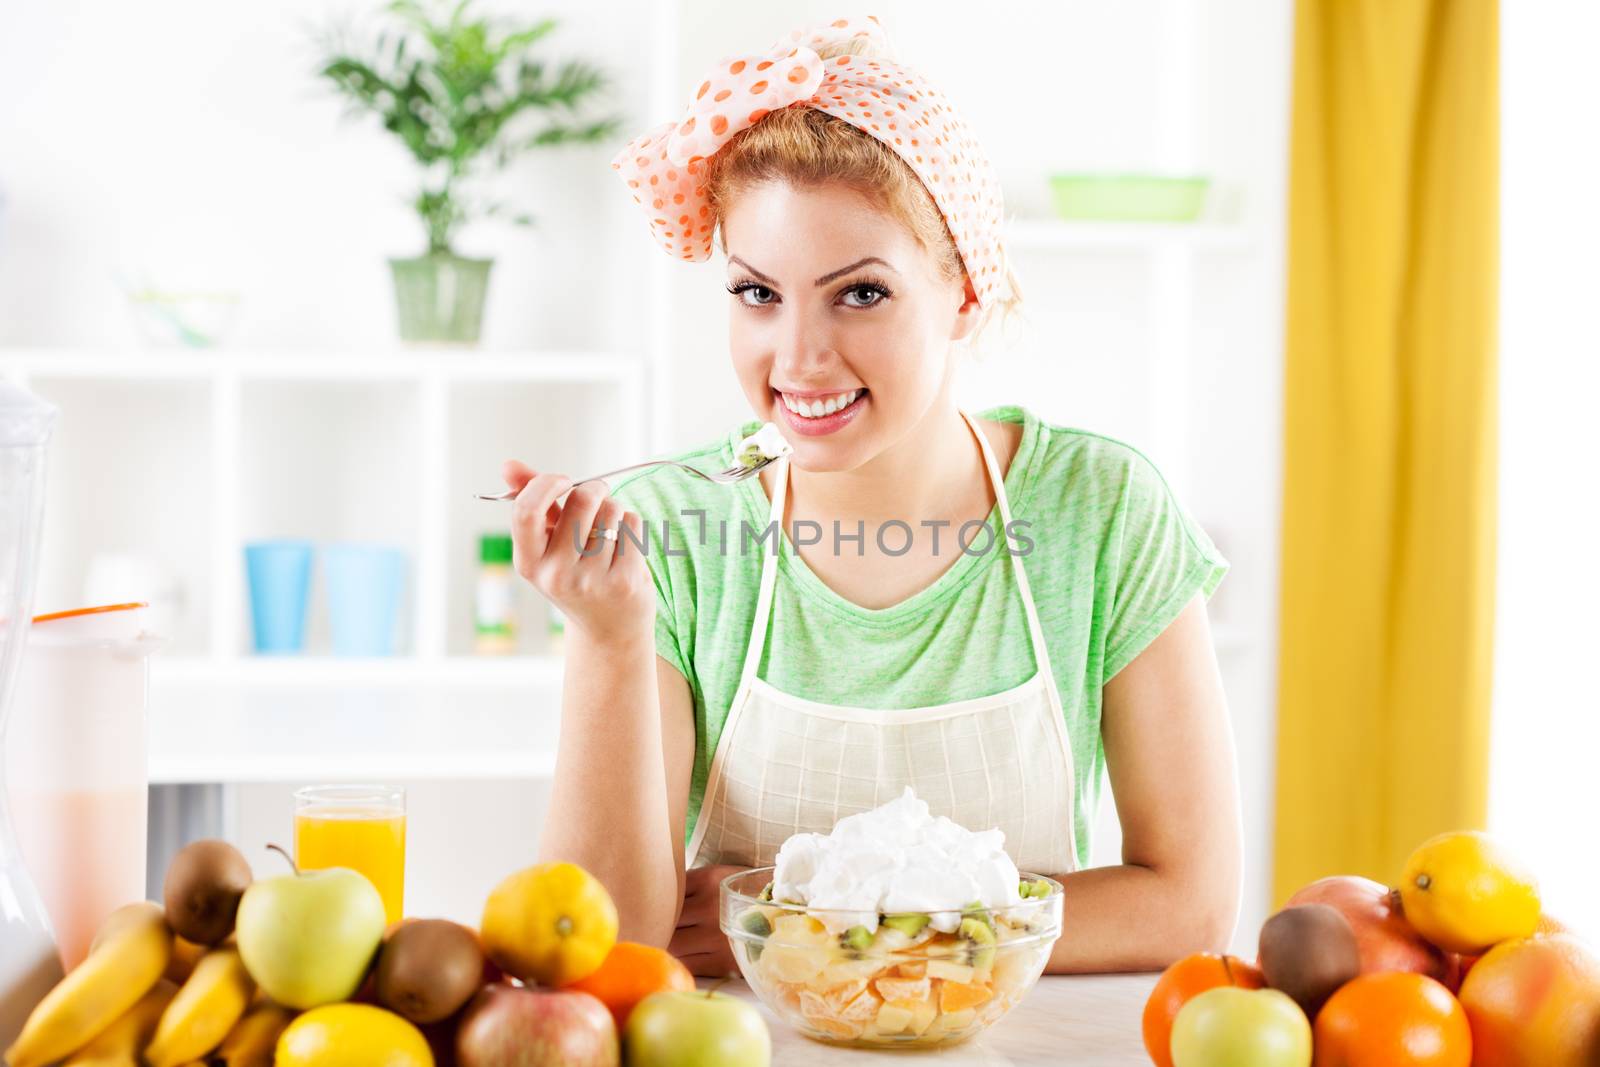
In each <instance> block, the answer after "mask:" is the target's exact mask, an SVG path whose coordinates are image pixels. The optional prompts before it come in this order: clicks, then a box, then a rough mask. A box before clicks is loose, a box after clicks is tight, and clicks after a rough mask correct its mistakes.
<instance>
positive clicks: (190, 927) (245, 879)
mask: <svg viewBox="0 0 1600 1067" xmlns="http://www.w3.org/2000/svg"><path fill="white" fill-rule="evenodd" d="M250 880H251V873H250V864H249V862H247V861H246V860H245V858H244V856H243V855H242V854H241V853H240V852H239V850H238V849H236V848H234V847H233V846H232V845H230V844H228V843H227V842H226V841H218V840H216V839H215V838H207V839H205V840H202V841H194V842H191V843H190V844H187V845H185V846H184V847H183V848H182V849H181V850H180V851H179V852H178V854H177V855H176V856H174V857H172V862H171V863H170V864H169V865H168V866H167V878H166V881H165V882H164V883H163V884H162V900H163V902H164V903H165V905H166V909H167V923H168V925H170V926H171V927H172V929H173V930H175V931H177V933H178V935H179V936H180V937H182V938H184V939H185V940H187V941H193V942H194V943H195V944H197V945H220V944H221V943H222V942H223V941H224V940H226V939H227V937H228V935H229V934H231V933H233V918H234V916H235V915H236V914H237V913H238V911H239V898H240V897H242V896H244V891H245V890H246V889H248V888H250Z"/></svg>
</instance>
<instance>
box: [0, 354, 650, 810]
mask: <svg viewBox="0 0 1600 1067" xmlns="http://www.w3.org/2000/svg"><path fill="white" fill-rule="evenodd" d="M0 373H3V374H4V375H5V376H7V377H10V378H13V379H15V380H18V381H21V382H22V383H23V384H26V385H28V386H29V387H30V388H32V389H33V390H34V391H35V392H37V393H39V394H40V395H41V396H43V397H44V398H45V399H47V400H49V401H52V402H53V403H56V404H57V405H58V406H59V407H60V408H61V411H62V419H61V422H60V425H59V427H58V432H57V435H56V438H55V440H54V442H53V445H52V449H51V467H50V471H51V474H50V483H49V492H48V500H49V503H48V509H49V513H48V515H47V518H46V530H47V532H48V536H47V538H46V543H45V546H44V549H43V551H42V553H41V557H42V559H41V574H40V582H39V589H38V595H37V598H36V602H37V604H38V606H39V609H40V610H41V611H45V610H55V609H60V608H70V607H76V606H81V603H82V596H83V591H82V581H83V575H84V573H85V570H86V568H87V567H88V565H89V563H90V561H91V559H92V558H93V557H94V555H95V554H96V553H98V552H103V551H128V552H136V553H141V554H145V555H150V556H154V557H155V558H157V559H158V560H159V561H160V562H161V563H163V564H165V565H166V566H167V567H168V568H170V569H171V571H172V572H173V573H174V574H175V575H176V576H177V579H178V581H179V582H180V583H181V586H182V589H183V594H184V596H183V606H182V611H181V614H180V615H179V616H178V623H177V625H176V626H175V627H174V629H175V632H174V633H172V634H171V635H169V636H170V637H171V642H170V644H169V645H168V646H167V647H166V648H165V649H163V651H162V652H161V653H160V654H159V655H158V656H157V657H156V658H155V659H154V661H153V663H152V671H151V690H150V706H151V767H150V770H151V780H152V782H156V783H177V782H194V783H213V782H230V781H265V780H284V779H297V778H314V777H316V772H317V771H318V770H319V768H323V767H326V768H328V773H330V774H331V773H333V771H334V770H335V769H336V768H338V767H340V766H347V767H350V768H354V769H359V770H361V771H363V772H364V773H366V774H367V775H368V776H369V777H376V778H402V777H403V778H408V779H417V778H430V777H434V778H454V777H466V778H471V777H489V778H500V777H518V776H539V775H544V774H548V772H549V768H550V765H551V762H552V760H553V753H554V750H555V729H556V719H555V709H556V708H557V707H558V706H559V690H560V683H561V666H560V661H559V659H558V658H556V657H555V656H553V655H551V654H550V650H549V648H548V644H547V641H546V639H545V636H544V635H545V631H546V627H547V621H548V614H547V609H546V606H545V605H544V604H542V603H540V601H539V598H538V596H537V594H536V593H535V592H534V590H533V589H532V588H531V587H529V586H527V585H526V584H523V585H521V586H520V588H519V614H520V618H521V622H522V627H521V631H522V633H521V638H520V647H519V649H518V652H517V654H516V655H512V656H476V655H474V654H473V599H474V588H475V582H476V573H477V566H478V563H477V561H478V537H479V535H480V534H482V533H484V532H490V531H494V530H505V529H508V527H509V514H510V513H509V505H507V504H504V503H490V502H486V501H479V500H475V499H473V497H472V494H473V493H474V492H481V491H487V490H492V489H495V488H498V487H500V486H501V485H502V484H503V483H501V480H500V468H501V464H502V463H503V461H505V460H506V459H510V458H519V459H522V460H524V461H525V462H528V463H530V464H532V465H535V466H540V465H543V466H546V467H548V469H553V470H561V471H565V472H568V473H571V474H573V475H576V476H583V475H588V474H593V473H598V472H600V471H603V470H606V469H609V468H611V467H616V466H622V465H624V464H626V463H628V462H631V461H633V460H636V459H637V458H638V457H639V456H640V455H643V454H645V453H646V452H647V451H648V448H649V437H650V435H649V411H648V408H647V406H646V399H645V398H646V390H645V387H644V364H643V362H642V360H641V359H640V358H638V357H636V356H630V355H623V354H612V353H586V352H562V353H542V352H528V353H480V352H474V351H459V350H420V351H417V350H400V351H393V352H371V353H337V352H329V353H304V352H294V353H269V352H234V351H228V350H218V351H211V352H122V351H107V352H81V351H67V350H48V349H43V350H6V351H4V352H0ZM268 538H296V539H305V540H309V541H311V542H313V544H314V545H326V544H331V543H336V542H343V541H359V542H376V543H384V544H391V545H395V546H398V547H400V548H401V549H403V550H404V552H405V555H406V558H407V561H408V567H407V574H406V592H405V596H404V598H403V608H402V613H401V623H400V632H399V637H398V642H397V644H398V647H397V650H396V652H397V654H396V655H395V656H393V657H387V658H381V659H348V658H339V657H335V656H333V655H331V654H330V651H329V641H328V632H327V622H326V604H325V600H324V597H323V593H322V583H321V580H320V572H319V569H318V568H317V566H316V565H315V564H314V568H313V580H312V593H311V597H310V601H309V605H308V610H307V628H306V651H305V654H303V655H296V656H258V655H256V654H254V653H253V651H252V648H253V644H252V635H251V623H250V611H249V608H250V605H249V591H248V587H247V582H246V578H245V566H244V546H245V545H246V544H247V543H249V542H251V541H255V540H259V539H268ZM285 716H291V717H293V716H298V717H299V718H298V719H297V720H296V721H297V722H299V724H300V725H299V726H295V725H294V724H292V723H289V722H288V721H287V720H286V719H285ZM307 716H311V717H312V719H314V720H315V722H314V724H313V723H312V722H311V721H310V720H309V719H307V718H306V717H307ZM302 726H303V727H305V728H304V729H302V728H301V727H302ZM341 759H343V760H347V761H353V762H347V763H346V764H341V763H340V762H339V761H340V760H341ZM351 773H353V771H352V770H345V771H343V772H342V773H341V774H340V775H339V776H340V777H348V776H349V775H350V774H351Z"/></svg>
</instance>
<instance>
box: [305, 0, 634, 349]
mask: <svg viewBox="0 0 1600 1067" xmlns="http://www.w3.org/2000/svg"><path fill="white" fill-rule="evenodd" d="M473 2H474V0H455V2H454V3H453V4H452V5H450V6H441V5H439V4H436V3H425V2H421V0H393V2H392V3H390V4H388V5H387V6H386V7H385V8H384V15H385V18H386V24H385V26H384V27H383V28H382V29H381V31H380V32H379V33H378V34H377V35H376V38H375V39H369V40H368V41H367V42H366V43H364V44H360V45H357V44H354V43H353V37H354V35H353V34H352V33H351V32H350V31H349V30H344V31H340V32H337V33H335V34H333V35H331V36H330V38H329V41H328V43H327V44H326V45H325V46H324V49H325V53H326V54H325V58H323V59H322V61H321V63H320V66H319V68H318V74H319V75H320V76H321V77H323V78H325V79H327V80H328V81H329V82H331V83H332V84H333V86H334V87H335V88H336V90H337V91H338V92H339V94H340V95H341V96H343V97H344V98H345V99H347V100H348V101H349V102H350V104H351V112H352V113H353V114H356V115H376V116H377V117H378V119H379V120H380V121H381V122H382V123H383V128H384V129H386V130H388V131H389V132H390V133H392V134H394V135H395V136H396V137H398V138H399V139H400V141H401V142H402V143H403V144H404V145H405V147H406V149H407V150H408V151H409V152H410V153H411V155H412V157H413V158H414V159H415V160H416V162H417V165H418V167H419V168H420V170H421V176H420V182H419V187H418V191H417V195H416V199H415V201H414V202H413V206H414V207H415V209H416V212H417V215H418V217H419V218H420V219H421V221H422V225H423V229H424V231H425V232H426V234H427V241H428V243H427V251H426V252H424V253H423V254H422V255H420V256H414V257H409V258H391V259H390V260H389V264H390V267H391V269H392V271H393V274H394V285H395V303H396V306H397V308H398V310H399V317H400V336H401V338H402V339H403V340H406V341H442V342H456V343H467V344H471V343H474V342H476V341H477V339H478V334H479V329H480V326H481V324H482V318H483V303H484V297H485V295H486V293H487V291H488V283H489V268H490V265H491V264H492V262H493V261H492V260H488V259H473V258H469V257H466V256H461V255H458V254H457V253H456V251H455V249H454V247H453V241H454V238H455V236H456V234H457V232H458V231H459V230H460V228H461V226H462V225H464V224H465V223H467V222H469V221H472V220H474V219H477V218H489V217H502V218H506V219H508V220H509V221H511V222H513V223H516V224H520V225H528V224H529V223H530V222H531V221H532V220H531V219H530V218H529V217H528V216H527V215H525V214H517V213H514V212H512V211H511V209H510V207H509V205H507V204H505V203H503V202H500V201H496V200H493V199H491V198H488V197H486V196H484V195H482V194H481V192H480V190H479V188H478V187H479V186H480V184H481V183H482V181H483V180H484V179H485V178H487V177H488V176H489V175H490V174H492V173H494V172H496V171H499V170H502V169H504V168H505V167H506V166H507V165H508V164H510V163H511V162H512V161H513V160H514V159H516V158H517V157H518V156H520V155H522V154H523V153H526V152H529V151H532V150H534V149H538V148H545V147H549V146H553V145H562V144H575V143H586V142H594V141H599V140H601V139H603V138H605V137H607V136H609V135H610V134H612V133H613V132H614V131H615V130H616V128H617V125H618V122H617V119H616V118H614V117H611V118H585V117H584V116H583V114H582V112H583V107H584V104H585V102H586V101H588V100H589V99H590V98H591V97H593V96H594V95H595V94H596V93H597V92H599V91H600V90H602V89H604V88H605V87H606V84H607V83H606V77H605V75H604V74H602V73H601V72H600V71H599V70H598V69H596V68H594V67H592V66H590V65H589V64H587V63H585V62H583V61H581V60H566V61H564V62H561V63H559V64H551V63H547V62H546V61H544V60H542V59H540V58H538V57H536V56H535V54H534V52H535V46H536V45H538V44H539V43H540V42H541V41H543V39H544V38H545V37H546V36H548V35H549V34H550V32H551V31H552V30H554V29H555V27H556V22H555V20H554V19H543V20H540V21H537V22H529V23H522V22H512V21H510V20H506V19H503V18H497V17H491V16H487V15H480V14H478V13H477V12H475V11H474V10H473V8H472V5H473ZM535 117H538V118H541V119H542V120H543V121H542V122H538V123H532V122H530V120H532V119H534V118H535Z"/></svg>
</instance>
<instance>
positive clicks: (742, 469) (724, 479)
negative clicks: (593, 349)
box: [472, 457, 776, 500]
mask: <svg viewBox="0 0 1600 1067" xmlns="http://www.w3.org/2000/svg"><path fill="white" fill-rule="evenodd" d="M775 459H776V457H771V458H768V459H764V460H762V461H761V462H760V463H757V464H755V465H754V466H752V467H747V466H744V465H743V464H735V465H734V466H732V467H729V468H728V469H727V470H723V471H716V472H714V473H710V474H708V473H706V472H705V471H703V470H701V469H700V468H698V467H691V466H689V465H688V464H687V463H679V462H678V461H677V460H675V459H651V460H646V461H645V462H643V463H635V464H634V465H633V466H631V467H618V468H617V469H616V470H614V471H606V472H605V473H604V474H596V475H593V476H592V477H589V478H581V479H579V480H578V481H576V482H573V483H572V485H571V486H570V487H568V488H567V490H566V491H565V492H563V493H562V496H565V495H566V493H570V492H572V490H573V489H575V488H577V487H578V486H579V485H581V484H582V483H583V482H599V481H604V480H605V479H607V478H611V477H614V476H616V475H618V474H627V473H628V472H629V471H637V470H643V469H644V468H646V467H677V468H678V469H679V470H682V471H687V472H688V473H690V474H692V475H694V476H695V477H696V478H704V479H705V480H706V481H708V482H716V483H717V484H718V485H733V484H734V483H736V482H742V481H744V480H745V479H746V478H750V477H753V476H755V475H756V474H759V473H760V472H761V471H762V470H764V469H765V468H766V467H767V465H768V464H770V463H773V462H774V461H775ZM472 495H473V496H474V497H476V498H477V499H479V500H515V499H516V498H517V490H514V489H507V490H506V491H505V492H503V493H495V494H492V495H491V494H488V493H474V494H472ZM557 499H560V498H559V497H558V498H557Z"/></svg>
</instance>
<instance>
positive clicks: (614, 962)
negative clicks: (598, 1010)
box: [562, 941, 694, 1031]
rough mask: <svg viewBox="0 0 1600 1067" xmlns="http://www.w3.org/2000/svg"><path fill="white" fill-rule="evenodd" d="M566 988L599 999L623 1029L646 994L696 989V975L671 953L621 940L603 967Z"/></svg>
mask: <svg viewBox="0 0 1600 1067" xmlns="http://www.w3.org/2000/svg"><path fill="white" fill-rule="evenodd" d="M562 988H563V989H565V990H571V991H576V992H580V993H588V994H589V995H590V996H592V997H595V998H596V999H598V1000H599V1001H600V1003H602V1004H604V1005H605V1006H606V1008H607V1009H608V1010H609V1011H610V1012H611V1016H612V1018H614V1019H616V1020H617V1029H618V1030H619V1031H620V1030H621V1029H622V1028H623V1027H624V1026H626V1025H627V1022H628V1016H629V1015H630V1014H632V1013H633V1009H634V1006H635V1005H637V1004H638V1003H639V1002H640V1001H641V1000H643V999H644V998H645V997H648V996H649V995H650V994H652V993H659V992H661V991H662V990H664V989H693V988H694V977H693V976H692V975H691V974H690V973H689V968H687V967H685V966H684V965H683V964H682V963H680V962H679V961H678V958H677V957H676V956H674V955H672V953H670V952H667V951H665V950H663V949H659V948H656V947H655V946H653V945H641V944H639V943H638V942H636V941H618V942H617V943H616V945H615V946H614V947H613V948H612V949H611V951H610V952H609V953H607V954H606V958H605V961H604V962H602V963H601V964H600V969H599V970H597V971H595V972H594V973H592V974H589V975H586V976H585V977H583V978H580V979H578V980H577V981H576V982H572V983H570V984H568V985H565V986H562Z"/></svg>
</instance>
